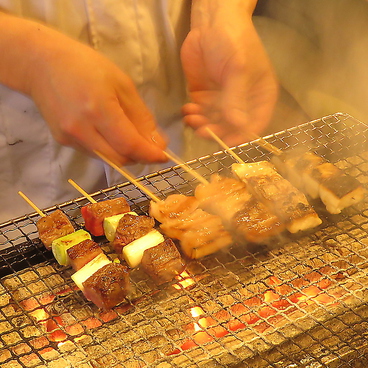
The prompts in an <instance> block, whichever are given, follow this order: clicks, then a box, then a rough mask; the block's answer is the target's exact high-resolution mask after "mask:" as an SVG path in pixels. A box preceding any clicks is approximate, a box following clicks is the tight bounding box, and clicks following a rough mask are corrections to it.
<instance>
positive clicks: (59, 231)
mask: <svg viewBox="0 0 368 368" xmlns="http://www.w3.org/2000/svg"><path fill="white" fill-rule="evenodd" d="M36 226H37V230H38V234H39V237H40V239H41V241H42V243H43V244H44V245H45V247H46V248H47V249H51V245H52V242H53V241H54V240H56V239H58V238H61V237H62V236H65V235H68V234H71V233H72V232H74V227H73V225H72V223H71V222H70V220H69V219H68V217H67V216H66V215H65V213H64V212H62V211H60V210H56V211H54V212H52V213H51V214H50V215H47V216H45V217H41V218H40V219H39V220H38V221H37V224H36Z"/></svg>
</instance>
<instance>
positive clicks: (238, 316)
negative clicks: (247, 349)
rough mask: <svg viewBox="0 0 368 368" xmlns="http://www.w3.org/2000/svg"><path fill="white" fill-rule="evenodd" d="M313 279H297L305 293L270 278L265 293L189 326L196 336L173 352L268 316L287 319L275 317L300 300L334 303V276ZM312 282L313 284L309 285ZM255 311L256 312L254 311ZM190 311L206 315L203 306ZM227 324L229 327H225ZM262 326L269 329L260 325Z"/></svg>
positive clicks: (290, 309)
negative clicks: (331, 278)
mask: <svg viewBox="0 0 368 368" xmlns="http://www.w3.org/2000/svg"><path fill="white" fill-rule="evenodd" d="M317 275H319V278H321V274H319V273H316V272H315V273H313V274H312V273H311V274H310V275H309V278H310V279H313V280H314V281H318V280H317ZM310 279H308V278H307V279H299V280H295V283H296V284H297V286H298V287H299V288H300V289H301V292H295V290H294V289H293V288H292V286H290V285H285V284H282V282H281V281H280V280H278V279H277V278H276V277H274V276H273V277H270V278H269V279H268V280H267V282H268V284H269V285H270V287H271V288H270V289H269V290H267V291H265V292H264V293H263V295H261V296H254V297H251V298H248V299H246V300H244V301H243V302H241V303H237V304H234V305H233V306H231V307H230V308H229V309H228V310H227V309H223V310H221V311H219V312H216V313H215V314H214V315H213V318H212V317H202V318H199V319H198V321H197V322H194V323H192V324H190V325H188V327H187V330H188V331H190V330H192V331H193V332H194V333H193V336H192V338H191V339H189V340H187V341H185V342H184V343H183V344H182V345H181V346H180V349H176V350H174V351H173V352H171V353H170V354H169V355H173V354H178V353H180V352H181V351H183V350H188V349H191V348H193V347H195V346H197V345H200V344H205V343H207V342H210V341H212V340H214V339H215V338H220V337H223V336H226V335H227V334H229V333H230V331H236V330H239V329H244V328H246V327H247V326H249V325H253V324H255V323H257V322H258V321H260V320H261V318H262V319H267V320H268V321H269V322H270V321H271V320H272V321H274V322H275V321H276V320H278V319H281V318H283V316H282V315H280V316H275V315H276V314H277V313H278V312H279V311H280V310H285V309H287V308H289V310H288V311H293V310H295V308H296V306H295V305H296V304H297V303H304V304H307V305H308V304H312V303H324V304H328V303H332V302H333V301H334V298H333V297H332V296H330V295H327V294H326V292H325V291H324V289H326V288H327V287H329V286H330V285H331V283H332V280H330V279H326V278H324V279H322V280H319V281H318V282H316V283H315V285H310V283H311V280H310ZM308 284H309V285H308ZM253 310H254V311H253ZM190 314H191V315H192V317H193V318H195V319H197V318H198V317H200V316H203V315H204V314H205V312H204V310H203V309H202V308H201V307H199V306H196V307H192V308H191V309H190ZM223 326H226V328H225V327H223ZM258 327H259V328H258V329H262V328H266V327H265V326H264V327H262V326H258Z"/></svg>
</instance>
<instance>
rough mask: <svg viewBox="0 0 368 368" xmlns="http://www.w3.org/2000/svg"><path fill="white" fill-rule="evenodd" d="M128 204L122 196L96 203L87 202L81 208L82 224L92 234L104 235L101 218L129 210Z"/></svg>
mask: <svg viewBox="0 0 368 368" xmlns="http://www.w3.org/2000/svg"><path fill="white" fill-rule="evenodd" d="M129 211H130V206H129V204H128V202H127V201H126V200H125V199H124V198H121V197H119V198H115V199H108V200H105V201H101V202H97V203H89V204H87V205H86V206H83V207H82V208H81V213H82V216H83V219H84V223H85V224H84V226H85V228H86V230H88V231H89V232H90V233H91V234H92V235H95V236H102V235H104V229H103V220H104V218H105V217H109V216H114V215H119V214H121V213H125V212H129Z"/></svg>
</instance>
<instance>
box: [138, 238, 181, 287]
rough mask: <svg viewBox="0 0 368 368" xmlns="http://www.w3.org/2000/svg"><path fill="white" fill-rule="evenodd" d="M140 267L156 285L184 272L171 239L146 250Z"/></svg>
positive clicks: (178, 254)
mask: <svg viewBox="0 0 368 368" xmlns="http://www.w3.org/2000/svg"><path fill="white" fill-rule="evenodd" d="M141 265H142V268H143V270H144V271H145V272H146V273H147V274H148V275H149V276H150V277H151V278H152V279H153V280H154V281H155V282H156V283H157V284H158V285H160V284H163V283H165V282H168V281H171V280H172V279H173V278H174V277H175V276H177V275H179V274H180V273H181V272H183V270H184V266H185V265H184V262H183V260H182V258H181V255H180V253H179V251H178V249H177V248H176V246H175V244H174V242H173V241H172V240H171V239H166V240H165V241H164V242H163V243H160V244H158V245H156V246H155V247H152V248H149V249H146V250H145V251H144V253H143V257H142V261H141Z"/></svg>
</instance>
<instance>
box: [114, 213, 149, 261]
mask: <svg viewBox="0 0 368 368" xmlns="http://www.w3.org/2000/svg"><path fill="white" fill-rule="evenodd" d="M154 226H155V220H154V219H153V218H152V217H149V216H144V215H142V216H136V215H130V214H126V215H125V216H123V217H122V218H121V219H120V220H119V223H118V226H117V228H116V231H115V238H114V240H113V242H112V245H113V247H114V249H115V251H116V253H117V254H118V255H120V254H121V252H122V249H123V247H125V246H126V245H127V244H129V243H131V242H132V241H134V240H136V239H139V238H141V237H142V236H144V235H146V234H148V233H149V232H150V231H151V230H152V229H153V227H154Z"/></svg>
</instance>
